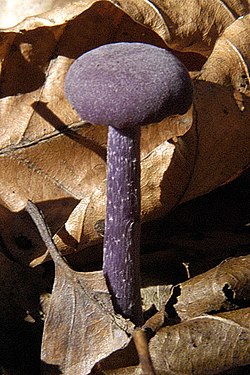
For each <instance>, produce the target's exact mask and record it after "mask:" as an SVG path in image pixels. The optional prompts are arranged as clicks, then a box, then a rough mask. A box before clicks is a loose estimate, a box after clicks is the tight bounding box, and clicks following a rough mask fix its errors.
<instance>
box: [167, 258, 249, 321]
mask: <svg viewBox="0 0 250 375" xmlns="http://www.w3.org/2000/svg"><path fill="white" fill-rule="evenodd" d="M249 285H250V256H249V255H248V256H242V257H238V258H229V259H227V260H225V261H224V262H222V263H221V264H219V265H218V266H217V267H215V268H212V269H211V270H209V271H207V272H205V273H203V274H200V275H198V276H195V277H193V278H191V279H189V280H187V281H185V282H184V283H181V284H180V292H179V293H180V295H179V296H177V303H175V304H174V308H175V311H176V312H177V314H178V316H179V318H180V319H181V320H187V319H190V318H192V317H195V316H198V315H201V314H203V313H209V312H213V311H220V310H221V309H223V308H226V309H230V308H232V307H235V305H236V304H237V301H238V302H239V301H246V300H250V294H249Z"/></svg>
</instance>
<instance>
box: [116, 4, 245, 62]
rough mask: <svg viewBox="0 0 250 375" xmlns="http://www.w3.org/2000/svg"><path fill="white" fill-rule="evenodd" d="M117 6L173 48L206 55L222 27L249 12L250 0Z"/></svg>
mask: <svg viewBox="0 0 250 375" xmlns="http://www.w3.org/2000/svg"><path fill="white" fill-rule="evenodd" d="M113 2H114V4H116V3H117V2H116V1H113ZM118 5H119V7H120V8H121V9H123V10H124V11H125V12H126V13H128V14H129V15H130V16H131V17H132V18H133V19H134V20H136V21H137V22H140V23H142V24H143V25H145V26H147V27H149V28H150V29H152V30H154V31H155V32H156V33H157V34H158V35H159V36H160V37H161V38H162V39H163V40H164V42H165V43H166V44H167V46H168V47H170V48H172V49H173V50H179V51H185V52H198V53H200V54H203V55H205V56H207V55H209V54H210V52H211V50H212V48H213V46H214V43H215V41H216V40H217V38H218V37H219V35H220V34H221V33H222V32H223V30H224V29H225V28H226V27H228V26H229V25H230V24H231V23H232V22H233V21H235V19H236V18H237V17H239V16H243V15H246V14H247V13H249V11H250V2H249V1H240V0H238V1H237V0H236V1H233V2H232V1H217V0H215V1H210V2H209V3H208V1H207V0H190V1H188V2H185V1H178V2H176V1H175V0H154V1H147V0H139V1H138V0H129V1H127V0H120V1H119V3H118ZM183 15H184V16H183Z"/></svg>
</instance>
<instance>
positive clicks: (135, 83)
mask: <svg viewBox="0 0 250 375" xmlns="http://www.w3.org/2000/svg"><path fill="white" fill-rule="evenodd" d="M65 94H66V97H67V98H68V100H69V102H70V103H71V104H72V106H73V107H74V108H75V110H76V111H77V112H78V114H79V115H80V117H81V118H82V119H84V120H86V121H89V122H91V123H93V124H102V125H107V126H108V144H107V208H106V219H105V234H104V255H103V272H104V276H105V278H106V282H107V285H108V288H109V291H110V294H111V296H112V300H113V305H114V309H115V311H116V312H117V313H120V314H122V316H123V317H125V318H129V319H130V320H131V321H132V322H133V323H134V324H136V325H141V324H142V321H143V317H142V305H141V298H140V261H139V260H140V227H141V223H140V200H141V199H140V126H141V125H146V124H150V123H154V122H159V121H161V120H163V119H164V118H165V117H167V116H170V115H174V114H184V113H185V112H186V111H187V110H188V108H189V107H190V105H191V102H192V84H191V81H190V78H189V75H188V72H187V70H186V68H185V67H184V66H183V65H182V63H181V62H180V61H179V60H178V59H177V58H176V57H175V56H174V55H173V54H172V53H170V52H169V51H167V50H165V49H163V48H158V47H156V46H153V45H149V44H145V43H125V42H123V43H113V44H108V45H103V46H101V47H98V48H96V49H93V50H91V51H89V52H87V53H84V54H83V55H81V56H80V57H79V58H78V59H77V60H76V61H75V62H74V63H73V64H72V65H71V67H70V69H69V71H68V73H67V76H66V80H65Z"/></svg>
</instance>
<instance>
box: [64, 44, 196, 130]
mask: <svg viewBox="0 0 250 375" xmlns="http://www.w3.org/2000/svg"><path fill="white" fill-rule="evenodd" d="M65 94H66V97H67V98H68V100H69V102H70V103H71V104H72V106H73V107H74V108H75V110H76V111H77V112H78V114H79V115H80V117H81V118H82V119H83V120H86V121H89V122H91V123H93V124H103V125H109V126H113V127H115V128H118V129H123V128H126V127H131V126H135V125H145V124H149V123H152V122H158V121H161V120H163V119H164V118H165V117H167V116H170V115H174V114H184V113H185V112H186V111H187V110H188V108H189V107H190V105H191V102H192V84H191V80H190V78H189V75H188V72H187V70H186V68H185V67H184V65H183V64H182V63H181V62H180V61H179V60H178V59H177V58H176V57H175V56H174V55H173V54H172V53H171V52H169V51H167V50H165V49H163V48H159V47H156V46H153V45H150V44H145V43H112V44H107V45H103V46H101V47H98V48H96V49H93V50H91V51H89V52H87V53H84V54H83V55H81V56H80V57H79V58H78V59H77V60H75V62H74V63H73V64H72V65H71V67H70V69H69V71H68V73H67V75H66V80H65Z"/></svg>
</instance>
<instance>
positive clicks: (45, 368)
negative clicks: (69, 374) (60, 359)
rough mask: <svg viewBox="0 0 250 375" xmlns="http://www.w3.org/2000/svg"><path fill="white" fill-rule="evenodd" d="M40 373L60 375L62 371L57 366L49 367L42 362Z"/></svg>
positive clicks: (43, 374)
mask: <svg viewBox="0 0 250 375" xmlns="http://www.w3.org/2000/svg"><path fill="white" fill-rule="evenodd" d="M41 373H42V375H59V374H62V371H61V370H60V369H59V367H58V366H54V365H49V364H48V363H45V362H43V361H42V364H41Z"/></svg>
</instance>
